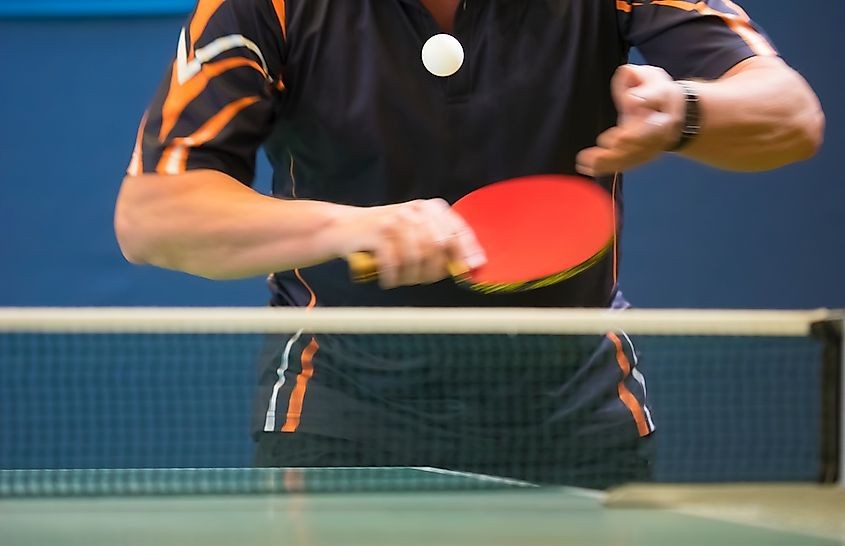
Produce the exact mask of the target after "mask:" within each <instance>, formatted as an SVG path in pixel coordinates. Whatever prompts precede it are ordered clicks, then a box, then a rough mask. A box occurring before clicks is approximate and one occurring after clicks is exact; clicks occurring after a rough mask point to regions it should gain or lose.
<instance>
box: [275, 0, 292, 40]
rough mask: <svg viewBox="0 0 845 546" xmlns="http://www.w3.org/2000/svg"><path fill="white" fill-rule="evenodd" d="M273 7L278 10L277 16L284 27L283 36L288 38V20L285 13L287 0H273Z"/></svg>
mask: <svg viewBox="0 0 845 546" xmlns="http://www.w3.org/2000/svg"><path fill="white" fill-rule="evenodd" d="M273 9H274V10H275V11H276V18H277V19H278V20H279V25H280V26H281V27H282V37H283V38H285V39H287V33H288V29H287V20H286V15H285V0H273Z"/></svg>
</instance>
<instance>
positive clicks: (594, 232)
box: [453, 175, 616, 292]
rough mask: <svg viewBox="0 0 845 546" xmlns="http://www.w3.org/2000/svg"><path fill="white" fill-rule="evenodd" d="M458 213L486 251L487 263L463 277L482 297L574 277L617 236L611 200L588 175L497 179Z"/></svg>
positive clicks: (474, 194) (467, 200)
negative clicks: (497, 180)
mask: <svg viewBox="0 0 845 546" xmlns="http://www.w3.org/2000/svg"><path fill="white" fill-rule="evenodd" d="M453 208H454V210H455V211H456V212H458V214H460V215H461V216H462V217H463V218H464V219H465V220H466V222H467V223H468V224H469V225H470V226H471V227H472V228H473V229H474V230H475V235H476V237H477V238H478V241H479V242H480V243H481V247H482V248H483V249H484V251H485V252H486V254H487V260H488V261H487V263H486V264H485V265H484V266H482V267H479V268H478V269H475V270H473V271H471V272H470V274H469V278H468V279H467V280H466V281H467V282H469V283H470V284H471V286H472V288H474V289H477V290H480V291H483V292H513V291H519V290H529V289H532V288H538V287H541V286H547V285H551V284H554V283H557V282H560V281H562V280H565V279H568V278H570V277H572V276H574V275H577V274H578V273H580V272H581V271H583V270H585V269H587V268H589V267H590V266H591V265H593V264H594V263H596V262H597V261H598V260H599V259H600V258H601V257H602V256H603V255H604V254H605V252H607V250H608V249H609V248H610V247H611V246H612V244H613V240H614V236H615V232H616V218H615V209H614V206H613V198H612V197H611V196H610V194H609V193H608V192H607V191H605V190H604V188H602V187H601V186H599V185H598V184H596V183H594V182H592V181H590V180H588V179H585V178H578V177H566V176H557V175H543V176H529V177H523V178H516V179H513V180H507V181H504V182H498V183H495V184H491V185H489V186H485V187H483V188H481V189H478V190H476V191H474V192H472V193H470V194H469V195H466V196H465V197H463V198H461V199H460V200H459V201H458V202H457V203H455V204H454V205H453Z"/></svg>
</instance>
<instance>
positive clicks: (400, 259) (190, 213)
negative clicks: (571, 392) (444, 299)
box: [115, 170, 483, 287]
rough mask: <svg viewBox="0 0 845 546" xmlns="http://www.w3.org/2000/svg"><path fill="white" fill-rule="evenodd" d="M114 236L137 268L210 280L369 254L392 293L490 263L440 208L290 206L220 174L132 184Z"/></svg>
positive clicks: (135, 179)
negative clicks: (457, 267) (457, 266)
mask: <svg viewBox="0 0 845 546" xmlns="http://www.w3.org/2000/svg"><path fill="white" fill-rule="evenodd" d="M115 232H116V234H117V239H118V242H119V244H120V247H121V250H122V251H123V254H124V255H125V256H126V258H127V259H128V260H129V261H131V262H133V263H141V264H150V265H156V266H159V267H164V268H168V269H175V270H178V271H184V272H186V273H191V274H194V275H199V276H203V277H207V278H212V279H234V278H242V277H250V276H256V275H266V274H267V273H270V272H273V271H284V270H289V269H293V268H297V267H307V266H310V265H314V264H318V263H322V262H325V261H328V260H331V259H334V258H339V257H342V256H345V255H346V254H348V253H350V252H353V251H357V250H369V251H373V252H374V253H375V254H376V256H377V258H378V259H379V264H380V266H381V269H380V279H381V282H382V284H383V285H384V286H386V287H390V286H396V285H398V284H417V283H420V282H432V281H434V280H439V279H441V278H444V277H445V276H447V275H448V271H447V269H446V264H447V262H448V261H449V260H452V259H460V260H464V261H466V262H468V263H470V264H473V263H477V260H483V254H481V251H480V249H479V248H478V246H477V243H476V241H475V238H474V236H473V235H472V233H471V232H470V231H468V228H466V226H465V225H464V224H463V222H462V221H461V220H460V219H459V217H457V215H456V214H454V213H452V212H451V210H450V209H449V207H448V206H447V205H446V204H445V203H443V202H440V201H439V200H431V201H416V202H411V203H404V204H400V205H392V206H386V207H372V208H359V207H348V206H343V205H336V204H332V203H325V202H319V201H298V200H282V199H275V198H272V197H267V196H264V195H261V194H259V193H257V192H255V191H253V190H252V189H250V188H247V187H246V186H244V185H243V184H241V183H240V182H238V181H236V180H235V179H233V178H231V177H229V176H228V175H225V174H223V173H220V172H217V171H212V170H197V171H189V172H187V173H184V174H180V175H164V176H162V175H151V174H148V175H142V176H129V177H127V178H126V179H125V180H124V181H123V186H122V188H121V191H120V195H119V197H118V201H117V206H116V208H115Z"/></svg>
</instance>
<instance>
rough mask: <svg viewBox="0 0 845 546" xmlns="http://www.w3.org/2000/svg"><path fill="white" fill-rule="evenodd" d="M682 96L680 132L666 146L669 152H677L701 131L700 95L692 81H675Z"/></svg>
mask: <svg viewBox="0 0 845 546" xmlns="http://www.w3.org/2000/svg"><path fill="white" fill-rule="evenodd" d="M675 85H677V86H678V87H679V88H680V90H681V92H682V96H683V114H682V116H681V120H680V134H679V135H678V138H677V140H676V141H675V142H674V143H673V144H672V145H671V146H669V148H667V151H669V152H679V151H682V150H683V149H684V148H686V147H687V146H689V145H690V144H691V143H692V142H693V141H694V140H695V139H696V138H697V137H698V135H699V133H701V96H700V94H699V91H698V88H697V86H696V85H695V84H694V83H693V82H689V81H683V80H679V81H676V82H675Z"/></svg>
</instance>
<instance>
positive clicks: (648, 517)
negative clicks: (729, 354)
mask: <svg viewBox="0 0 845 546" xmlns="http://www.w3.org/2000/svg"><path fill="white" fill-rule="evenodd" d="M10 472H11V473H12V474H10ZM14 472H17V471H3V473H2V474H0V495H2V498H0V543H2V544H3V545H4V546H36V545H37V546H51V545H62V546H75V545H80V546H82V545H84V546H101V545H103V546H104V545H117V544H120V545H124V546H135V545H157V546H170V545H174V546H176V545H178V546H186V545H202V546H218V545H219V546H223V545H226V546H231V545H237V546H251V545H261V546H266V545H268V544H285V545H292V546H318V545H335V544H337V545H347V546H355V545H362V546H364V545H366V546H380V545H400V544H401V545H405V544H420V545H423V544H425V545H431V544H455V545H464V546H473V545H485V546H496V545H519V546H528V545H547V544H548V545H552V544H555V545H561V544H565V545H568V546H580V545H590V546H595V545H608V546H615V545H625V546H662V545H673V546H675V545H685V546H697V545H701V546H713V545H743V546H758V545H767V546H772V545H783V546H796V545H800V546H833V545H842V544H845V523H842V527H841V528H837V516H836V515H835V514H836V511H837V510H838V507H837V505H836V502H841V500H842V498H843V497H842V495H841V493H842V490H841V489H838V488H835V487H834V488H833V489H834V490H835V491H833V490H831V493H832V494H833V495H835V497H831V498H835V499H837V500H836V501H835V502H834V503H833V506H829V505H830V504H831V502H830V501H825V504H826V505H828V508H829V509H830V510H833V511H834V512H833V514H834V515H833V516H832V519H831V518H828V519H829V521H828V523H830V522H831V521H832V522H833V528H831V526H830V525H828V526H827V528H825V529H811V528H806V527H805V528H802V529H799V528H789V526H788V525H785V524H784V523H783V521H779V518H775V517H773V518H769V519H767V518H765V517H760V516H761V509H760V508H759V507H756V506H755V507H746V508H747V510H746V511H747V512H748V513H749V514H751V515H752V517H750V518H748V521H746V522H745V523H741V522H738V521H725V520H724V519H723V518H722V517H720V516H714V515H713V514H712V513H709V514H708V513H706V512H705V513H700V514H696V513H695V512H694V511H690V510H686V511H682V510H671V509H668V510H667V509H643V508H615V507H608V503H607V495H606V494H604V493H600V492H596V491H589V490H581V489H574V488H566V487H536V486H533V485H532V484H527V483H525V482H518V481H514V480H505V479H497V478H492V477H488V476H479V475H473V474H464V473H457V472H450V471H443V470H439V469H432V468H370V469H230V470H226V469H205V470H203V469H171V470H112V471H85V470H79V471H73V470H71V471H53V472H52V473H51V472H49V471H30V474H29V475H27V476H26V477H22V475H20V474H17V475H15V474H14ZM92 472H93V473H94V474H92ZM24 478H25V479H24ZM97 480H100V481H99V484H100V485H97V483H98V482H97ZM21 483H24V484H26V486H27V489H26V492H23V494H22V491H21V490H18V489H15V488H16V487H17V488H19V487H20V486H21ZM105 483H111V484H117V485H116V486H115V487H116V488H113V489H111V490H109V489H108V487H103V484H105ZM409 483H413V484H414V488H415V490H413V491H409V490H403V487H404V486H405V485H406V484H409ZM168 484H169V487H170V489H168ZM39 487H49V489H50V491H51V492H52V493H53V494H52V495H44V496H41V495H31V493H32V492H33V491H36V492H37V490H38V488H39ZM247 493H248V494H247ZM781 494H783V493H781ZM611 495H612V494H611ZM760 495H762V497H767V496H768V497H771V495H770V494H767V493H766V492H765V491H762V492H760ZM787 495H792V493H787ZM622 504H623V505H624V504H625V503H622ZM740 512H741V510H736V509H733V508H731V507H728V509H727V510H726V514H727V517H728V519H734V520H737V517H735V516H737V514H739V515H740V516H741V513H740ZM842 513H843V512H840V514H842ZM739 519H740V520H741V519H742V518H741V517H740V518H739ZM839 519H845V518H839Z"/></svg>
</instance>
